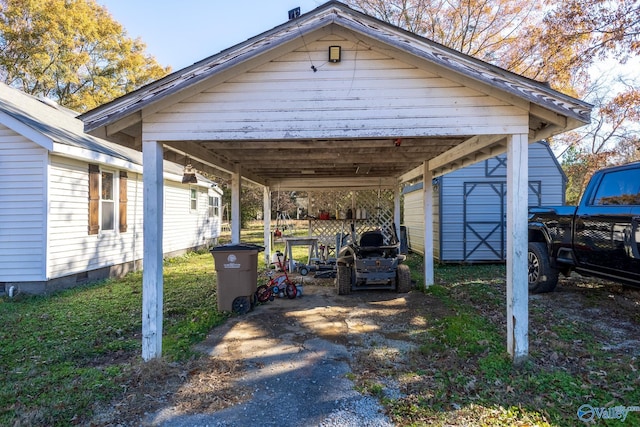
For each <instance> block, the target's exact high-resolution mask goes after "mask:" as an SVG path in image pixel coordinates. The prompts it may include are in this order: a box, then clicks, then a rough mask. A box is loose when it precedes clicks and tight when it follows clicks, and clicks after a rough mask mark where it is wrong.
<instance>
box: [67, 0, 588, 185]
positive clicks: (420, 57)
mask: <svg viewBox="0 0 640 427" xmlns="http://www.w3.org/2000/svg"><path fill="white" fill-rule="evenodd" d="M335 36H337V38H340V39H345V40H351V41H352V42H353V45H354V46H355V49H354V50H353V51H352V54H353V55H355V58H347V60H346V61H343V64H350V65H351V66H352V67H353V70H352V71H349V73H347V74H344V73H343V74H342V76H343V77H342V78H343V80H341V82H342V83H343V86H342V87H343V88H345V87H349V90H348V91H349V92H350V91H351V89H350V87H351V86H350V85H352V84H353V80H352V79H353V78H354V77H353V76H354V75H355V73H356V69H357V67H356V65H357V64H358V63H360V57H358V46H359V44H360V43H361V42H362V41H364V42H363V44H364V45H365V46H366V45H368V48H367V50H369V51H371V52H375V54H377V55H381V56H384V57H385V58H386V59H390V60H392V61H395V63H396V64H397V65H400V67H401V68H400V69H393V70H380V71H379V72H378V75H379V74H380V73H381V72H386V71H392V72H394V73H397V74H394V75H393V76H390V75H387V76H390V78H392V79H393V78H395V83H394V85H395V86H390V88H389V89H386V88H384V87H378V86H375V88H376V89H372V86H371V85H369V87H368V89H370V92H369V93H368V94H369V95H370V96H375V97H376V98H359V97H358V95H352V96H351V97H350V98H347V97H348V95H345V97H343V98H342V99H341V100H340V101H336V102H338V103H336V102H334V104H327V105H328V108H327V106H326V105H325V106H324V109H323V108H315V109H314V104H315V103H316V101H320V102H324V101H325V99H324V98H323V96H324V92H323V93H322V94H319V99H313V100H307V99H305V101H306V103H301V102H298V103H297V104H294V103H289V104H288V105H287V106H286V107H283V106H282V104H280V107H281V108H282V109H277V108H275V107H273V106H272V105H271V104H270V105H267V106H264V105H263V107H262V108H263V109H256V110H252V105H251V103H250V102H246V101H245V102H246V105H245V106H238V104H239V103H242V102H243V101H240V100H239V99H244V98H238V100H236V106H235V108H237V109H238V110H237V114H241V115H242V117H241V118H239V119H238V118H236V117H233V118H232V119H233V121H229V122H224V121H219V122H213V121H210V122H207V123H206V124H205V122H204V121H200V122H197V120H198V119H193V120H191V119H190V120H189V124H193V125H192V126H191V127H190V128H188V129H187V128H185V127H184V126H182V128H180V127H177V128H171V130H170V132H171V135H169V136H167V133H166V131H167V128H166V126H173V122H171V121H170V120H169V121H165V120H164V119H162V120H160V119H159V116H156V117H158V119H156V118H155V117H154V114H156V113H163V112H166V111H168V110H171V109H173V110H172V111H176V109H175V108H178V107H177V106H178V104H180V103H183V102H187V101H188V100H190V99H192V98H196V97H198V96H199V95H200V94H202V93H204V92H206V91H208V90H209V89H210V88H213V87H221V86H222V85H224V84H226V82H228V81H233V80H235V79H237V78H238V77H240V76H242V75H245V76H248V75H249V74H251V73H250V72H253V71H255V70H256V69H258V68H260V67H263V66H266V65H267V64H268V63H271V62H272V61H276V60H279V59H280V58H282V57H283V55H285V56H286V55H289V54H292V53H293V52H296V51H297V52H300V53H302V52H307V54H309V52H310V51H309V50H307V47H309V48H310V49H311V46H312V45H315V50H313V51H312V53H319V50H318V47H319V46H320V45H321V44H323V43H328V41H327V40H332V38H333V37H335ZM327 37H328V38H327ZM343 59H344V58H343ZM309 62H310V63H311V64H312V65H313V62H312V61H311V57H310V56H309ZM282 64H283V63H282V62H280V63H279V66H281V67H282V66H283V65H282ZM298 65H303V64H302V62H300V63H298ZM404 66H408V67H414V68H415V70H416V72H419V73H422V74H420V78H422V79H423V80H425V81H426V80H437V79H440V80H442V81H447V82H448V83H447V87H442V88H443V91H440V92H439V95H437V96H439V98H438V100H439V101H441V102H445V103H446V104H444V105H446V106H447V108H448V110H442V109H440V105H437V104H431V103H430V101H431V100H430V98H429V97H428V96H427V95H425V93H426V92H425V91H429V90H432V89H434V88H435V87H436V86H433V87H429V86H424V87H423V86H417V84H414V86H412V87H413V88H415V89H416V90H415V91H414V93H413V94H412V95H411V98H409V97H407V96H404V95H402V96H399V97H397V96H396V92H395V91H394V87H399V86H398V85H403V86H402V87H403V88H404V87H405V86H404V80H403V78H404V76H405V75H407V74H406V73H404V72H403V69H402V67H404ZM303 67H304V68H305V69H306V70H307V72H308V73H311V74H314V75H315V72H312V71H311V70H309V67H308V65H304V66H303ZM312 68H313V67H312ZM329 69H330V70H333V71H330V70H329ZM338 69H339V68H337V67H334V66H333V65H332V66H329V67H327V69H322V70H319V71H321V72H322V73H321V72H318V73H317V77H318V78H320V74H323V75H326V74H331V73H338V71H337V70H338ZM279 70H283V68H279ZM297 70H299V68H298V69H297ZM286 71H289V70H286ZM314 71H315V70H314ZM325 71H328V72H327V73H325ZM343 71H344V70H343ZM358 71H359V69H358ZM276 72H278V71H276ZM298 72H299V71H298ZM351 73H353V74H351ZM253 75H254V76H256V74H255V73H254V74H253ZM299 75H300V76H304V73H303V74H299ZM415 75H416V73H414V74H411V78H414V77H415ZM426 76H429V77H426ZM366 80H367V79H366V78H365V79H363V82H364V81H366ZM278 81H280V82H282V81H285V80H282V79H281V78H280V77H278ZM310 81H311V80H310V79H308V78H306V77H300V78H299V80H297V81H293V84H294V85H295V84H296V83H300V84H306V85H307V86H306V88H307V90H309V85H310V84H311V83H309V82H310ZM407 81H409V80H407ZM259 82H260V83H268V82H264V81H262V80H260V81H259ZM254 83H256V82H254ZM360 83H362V82H360ZM449 83H451V84H453V85H454V86H457V87H459V88H466V89H467V92H465V93H466V94H470V95H469V97H468V98H466V100H467V101H469V100H470V101H469V102H472V103H473V104H468V105H467V106H466V109H465V110H464V113H461V114H458V110H460V111H462V108H461V107H460V105H459V103H458V102H457V100H458V99H457V98H455V97H456V96H459V95H455V94H454V93H452V92H451V91H450V90H449V89H448V84H449ZM255 87H256V86H254V87H253V88H254V89H247V90H248V91H252V90H253V91H256V89H255ZM289 87H295V86H287V87H285V86H280V87H279V88H278V89H279V90H280V91H284V90H285V89H286V88H289ZM325 89H326V88H325ZM385 89H386V90H385ZM332 90H333V91H334V93H335V92H336V91H339V90H340V89H339V88H338V86H334V87H332ZM343 90H344V89H343ZM372 91H375V94H372V93H373V92H372ZM293 92H296V93H297V91H296V90H294V91H292V94H293ZM418 92H419V93H418ZM238 93H239V92H238ZM346 93H347V91H346V90H345V91H344V94H346ZM403 93H406V92H403ZM243 94H244V92H243ZM256 95H258V94H257V92H254V97H253V99H252V100H253V101H254V102H260V101H258V99H262V98H257V97H256ZM479 95H482V96H485V97H487V98H492V99H493V100H495V104H493V105H494V106H497V107H496V108H494V109H493V110H492V111H491V112H487V111H488V110H487V109H484V110H483V108H484V107H483V104H480V103H477V104H476V103H475V102H476V101H475V100H474V99H479ZM258 96H259V95H258ZM474 97H476V98H474ZM391 98H393V99H391ZM207 99H211V96H210V97H209V98H207ZM332 100H333V101H335V99H332ZM363 100H366V101H363ZM279 101H281V102H282V98H281V99H279ZM367 101H373V102H371V103H366V102H367ZM198 102H199V101H198ZM207 102H209V101H207ZM266 102H267V103H268V102H269V99H267V101H266ZM390 103H393V104H390ZM409 103H412V104H411V105H410V104H409ZM389 105H392V106H393V108H387V106H389ZM291 106H293V107H291ZM332 107H337V108H332ZM211 108H213V109H214V110H213V111H215V114H221V113H223V112H224V111H226V110H225V108H226V105H223V104H221V103H219V104H218V105H216V106H212V107H211ZM394 108H395V109H394ZM407 108H412V109H413V110H412V112H411V113H406V112H405V111H406V110H407ZM402 109H404V110H405V111H402ZM473 109H475V110H473ZM345 110H348V111H349V113H350V114H351V116H350V117H346V116H342V115H341V114H342V111H345ZM472 110H473V111H472ZM507 110H508V111H507ZM590 110H591V106H590V105H589V104H587V103H584V102H582V101H579V100H576V99H574V98H572V97H569V96H566V95H564V94H561V93H559V92H557V91H554V90H552V89H550V88H549V87H548V86H547V85H545V84H543V83H540V82H536V81H533V80H530V79H527V78H524V77H522V76H519V75H516V74H514V73H511V72H508V71H506V70H503V69H501V68H499V67H495V66H492V65H490V64H488V63H485V62H483V61H480V60H477V59H475V58H472V57H469V56H467V55H464V54H461V53H459V52H456V51H454V50H451V49H448V48H446V47H444V46H441V45H439V44H437V43H434V42H432V41H429V40H427V39H425V38H423V37H420V36H417V35H415V34H412V33H409V32H407V31H404V30H402V29H400V28H397V27H394V26H392V25H389V24H387V23H385V22H382V21H380V20H377V19H375V18H372V17H370V16H367V15H365V14H362V13H360V12H357V11H355V10H353V9H351V8H349V7H347V6H345V5H343V4H342V3H339V2H336V1H332V2H329V3H326V4H325V5H323V6H320V7H318V8H317V9H315V10H313V11H311V12H309V13H307V14H305V15H302V16H301V17H299V18H297V19H294V20H291V21H289V22H287V23H285V24H282V25H280V26H278V27H276V28H274V29H272V30H270V31H267V32H265V33H263V34H261V35H259V36H256V37H254V38H251V39H249V40H247V41H245V42H243V43H240V44H238V45H236V46H234V47H232V48H229V49H227V50H225V51H223V52H220V53H219V54H217V55H214V56H211V57H209V58H206V59H204V60H202V61H200V62H198V63H195V64H193V65H192V66H190V67H187V68H185V69H183V70H180V71H177V72H175V73H173V74H170V75H168V76H166V77H165V78H163V79H160V80H158V81H157V82H154V83H151V84H149V85H147V86H145V87H143V88H141V89H139V90H136V91H134V92H131V93H129V94H127V95H125V96H123V97H121V98H119V99H116V100H114V101H112V102H110V103H108V104H105V105H103V106H101V107H98V108H96V109H94V110H92V111H89V112H87V113H85V114H83V115H82V116H80V118H81V119H82V120H83V121H84V122H85V129H86V130H87V131H88V132H91V133H92V134H94V135H96V136H100V137H106V138H113V139H117V138H123V139H122V140H121V141H122V142H123V143H125V144H139V142H140V139H137V140H136V139H135V138H136V137H141V136H142V137H143V138H144V137H147V138H150V139H157V140H158V141H162V142H163V143H164V146H165V149H166V150H168V151H165V158H167V159H169V160H172V161H175V162H178V163H182V162H185V161H191V160H194V159H195V160H194V162H193V163H194V166H196V167H197V168H199V169H200V168H202V169H203V170H207V167H213V168H215V169H217V170H218V171H223V172H227V173H229V172H234V171H238V169H236V167H237V166H238V165H239V166H240V169H239V171H240V173H241V175H242V176H243V178H247V179H250V180H252V181H255V182H258V183H261V184H266V185H277V186H278V187H279V188H283V189H284V188H287V186H290V187H292V188H293V187H296V188H297V189H302V187H303V186H301V184H302V181H304V183H305V185H306V186H317V187H325V188H326V187H332V185H334V184H335V185H339V186H344V183H346V182H347V181H349V185H350V186H353V185H355V184H356V182H359V183H360V184H358V185H362V186H368V185H371V183H375V184H374V186H375V187H379V186H382V181H383V180H384V181H385V183H384V185H385V186H393V185H395V184H394V183H395V182H397V180H398V179H402V180H405V178H406V177H407V176H409V178H415V177H414V176H413V175H415V171H416V170H418V169H421V168H420V166H421V165H422V164H423V162H425V161H428V162H429V169H430V170H432V172H433V173H434V174H435V175H439V174H442V173H446V172H449V171H451V170H455V169H456V168H459V167H462V166H464V165H466V164H470V163H473V162H476V161H480V160H483V159H486V158H488V157H492V156H495V155H497V154H500V153H502V152H504V148H505V141H506V140H505V136H506V135H508V134H513V133H519V134H523V133H527V132H528V134H529V135H528V136H529V141H534V140H539V139H543V138H546V137H548V136H551V135H555V134H557V133H561V132H564V131H566V130H570V129H573V128H576V127H579V126H581V125H583V124H586V123H588V122H589V115H590ZM234 112H236V111H234ZM265 112H266V113H268V114H263V113H265ZM503 112H506V113H505V114H506V115H505V114H502V113H503ZM206 113H209V111H207V112H206ZM283 113H286V114H288V115H286V114H283ZM309 114H315V116H314V117H313V118H312V119H311V120H315V122H313V123H312V124H313V126H314V127H311V128H306V129H303V130H301V125H299V123H301V121H302V120H307V118H308V117H309ZM357 114H359V116H357ZM411 114H414V115H411ZM487 114H489V115H491V117H490V119H491V122H488V121H487V116H486V115H487ZM364 115H368V116H367V117H368V122H366V123H365V121H359V122H356V121H355V119H359V118H360V117H363V116H364ZM507 115H508V116H509V117H507ZM164 117H167V116H164ZM301 117H303V118H304V119H301ZM143 118H145V125H146V124H147V123H149V124H150V127H147V128H145V135H142V120H143ZM274 119H275V120H274ZM376 119H381V120H379V121H376ZM349 120H351V121H349ZM508 120H511V121H510V122H509V121H508ZM514 120H516V121H517V123H516V122H514ZM160 121H161V123H160ZM183 123H186V121H184V120H183ZM216 123H217V124H216ZM283 123H284V125H283ZM272 124H274V125H275V126H279V127H278V128H277V129H275V128H273V129H270V130H272V131H271V132H270V133H260V131H261V130H262V129H263V128H266V127H268V126H270V125H272ZM232 125H233V126H235V127H234V128H233V131H234V132H228V131H226V130H223V129H224V128H225V127H229V126H232ZM283 126H286V127H283ZM489 126H491V129H490V130H489ZM509 126H510V127H509ZM159 127H161V128H162V132H163V133H162V134H159V133H156V134H151V133H149V129H151V128H154V129H158V128H159ZM203 127H207V128H206V129H204V130H202V128H203ZM374 128H375V129H374ZM181 129H182V132H181ZM274 130H276V131H274ZM225 132H226V133H225ZM400 145H401V147H400ZM180 156H182V157H180ZM187 157H188V158H189V159H187ZM270 159H272V160H273V161H269V160H270ZM301 160H302V161H301ZM283 165H285V167H283ZM309 165H312V166H313V167H309ZM214 173H216V172H214ZM223 176H228V175H224V174H223Z"/></svg>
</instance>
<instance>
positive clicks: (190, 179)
mask: <svg viewBox="0 0 640 427" xmlns="http://www.w3.org/2000/svg"><path fill="white" fill-rule="evenodd" d="M197 182H198V178H196V170H195V169H194V168H193V166H191V163H189V164H188V165H186V166H185V167H184V172H183V173H182V183H183V184H187V183H189V184H195V183H197Z"/></svg>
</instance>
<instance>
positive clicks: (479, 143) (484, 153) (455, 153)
mask: <svg viewBox="0 0 640 427" xmlns="http://www.w3.org/2000/svg"><path fill="white" fill-rule="evenodd" d="M505 144H506V136H505V135H480V136H474V137H471V138H469V139H468V140H466V141H465V142H463V143H462V144H460V145H457V146H456V147H454V148H452V149H450V150H448V151H445V152H444V153H442V154H441V155H439V156H437V157H435V158H433V159H431V160H429V170H430V171H432V172H433V176H434V177H436V176H440V175H444V174H445V173H448V172H453V171H455V170H457V169H460V168H462V167H464V166H467V165H470V164H473V163H476V162H479V161H482V160H486V159H488V158H491V157H494V156H497V155H498V154H501V153H503V152H504V145H505ZM494 146H498V149H497V150H496V149H494Z"/></svg>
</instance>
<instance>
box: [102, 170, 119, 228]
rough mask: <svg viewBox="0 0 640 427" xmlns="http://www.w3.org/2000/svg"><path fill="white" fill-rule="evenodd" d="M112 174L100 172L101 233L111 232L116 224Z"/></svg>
mask: <svg viewBox="0 0 640 427" xmlns="http://www.w3.org/2000/svg"><path fill="white" fill-rule="evenodd" d="M114 179H115V177H114V175H113V172H105V171H102V174H101V175H100V227H101V229H102V231H113V230H114V229H115V223H116V218H115V216H116V210H115V199H114V185H113V184H114Z"/></svg>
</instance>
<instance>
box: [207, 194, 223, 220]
mask: <svg viewBox="0 0 640 427" xmlns="http://www.w3.org/2000/svg"><path fill="white" fill-rule="evenodd" d="M219 215H220V198H219V197H213V196H209V218H213V217H216V216H219Z"/></svg>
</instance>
